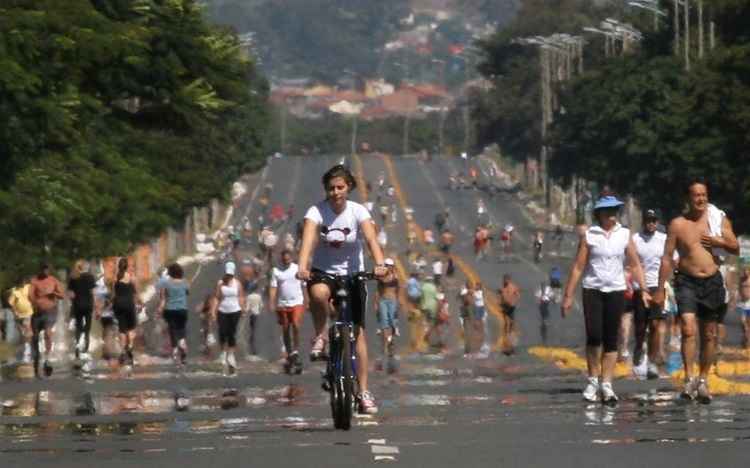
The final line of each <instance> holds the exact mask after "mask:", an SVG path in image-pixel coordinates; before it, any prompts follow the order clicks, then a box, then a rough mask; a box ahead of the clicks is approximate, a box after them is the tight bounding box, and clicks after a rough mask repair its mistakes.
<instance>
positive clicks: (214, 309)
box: [211, 262, 245, 375]
mask: <svg viewBox="0 0 750 468" xmlns="http://www.w3.org/2000/svg"><path fill="white" fill-rule="evenodd" d="M236 270H237V266H236V265H235V264H234V262H227V264H226V265H225V266H224V276H222V278H221V280H219V282H218V283H217V284H216V289H214V296H213V301H212V304H211V317H212V318H213V319H214V320H216V322H217V324H218V328H219V345H220V346H221V358H220V361H221V362H222V364H224V365H225V366H226V368H227V371H228V373H229V374H230V375H233V374H234V373H235V372H236V369H237V358H236V357H235V355H234V351H235V347H236V346H237V324H238V323H239V321H240V317H242V314H243V313H244V312H243V311H244V310H245V292H244V290H243V288H242V283H241V282H240V280H238V279H237V278H236V277H235V273H236Z"/></svg>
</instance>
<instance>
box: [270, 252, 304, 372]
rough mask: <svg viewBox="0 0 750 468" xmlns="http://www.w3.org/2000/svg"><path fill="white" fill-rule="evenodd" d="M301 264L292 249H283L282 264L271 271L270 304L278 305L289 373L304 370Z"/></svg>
mask: <svg viewBox="0 0 750 468" xmlns="http://www.w3.org/2000/svg"><path fill="white" fill-rule="evenodd" d="M298 271H299V267H298V266H297V264H296V263H294V262H293V261H292V252H291V251H289V250H284V251H283V252H281V264H280V265H279V266H278V267H274V268H273V270H272V271H271V282H270V285H269V288H268V306H269V308H275V309H276V317H277V318H278V323H279V326H280V327H281V337H282V339H283V340H284V347H285V348H286V349H287V351H288V353H287V358H286V364H285V366H284V368H285V370H286V371H287V373H292V372H293V373H295V374H300V373H302V358H301V357H300V355H299V344H300V338H299V334H300V329H301V328H302V317H303V315H304V313H305V306H306V303H307V298H306V294H305V290H304V284H303V283H302V281H300V280H299V279H297V272H298Z"/></svg>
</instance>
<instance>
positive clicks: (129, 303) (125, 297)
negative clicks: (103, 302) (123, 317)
mask: <svg viewBox="0 0 750 468" xmlns="http://www.w3.org/2000/svg"><path fill="white" fill-rule="evenodd" d="M112 305H113V306H114V307H115V308H117V309H135V285H133V283H125V282H124V281H117V282H116V283H115V297H114V299H113V300H112Z"/></svg>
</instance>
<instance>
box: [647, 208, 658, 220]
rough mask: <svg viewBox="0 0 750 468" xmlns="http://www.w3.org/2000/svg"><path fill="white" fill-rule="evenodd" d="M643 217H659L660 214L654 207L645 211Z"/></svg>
mask: <svg viewBox="0 0 750 468" xmlns="http://www.w3.org/2000/svg"><path fill="white" fill-rule="evenodd" d="M643 219H659V215H658V214H657V213H656V210H654V209H648V210H646V211H644V212H643Z"/></svg>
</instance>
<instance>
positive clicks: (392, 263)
mask: <svg viewBox="0 0 750 468" xmlns="http://www.w3.org/2000/svg"><path fill="white" fill-rule="evenodd" d="M383 264H384V265H386V266H393V265H395V264H396V262H394V261H393V259H392V258H386V259H385V260H384V261H383Z"/></svg>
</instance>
